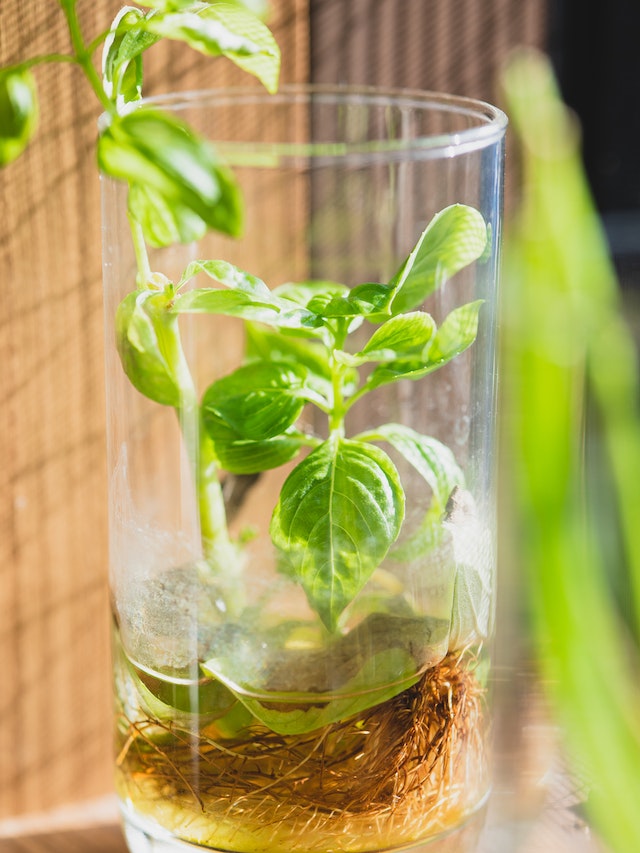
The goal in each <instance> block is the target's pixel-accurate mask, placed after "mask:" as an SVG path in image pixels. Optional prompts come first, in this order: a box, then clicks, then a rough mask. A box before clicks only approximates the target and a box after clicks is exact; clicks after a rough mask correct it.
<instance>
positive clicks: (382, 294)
mask: <svg viewBox="0 0 640 853" xmlns="http://www.w3.org/2000/svg"><path fill="white" fill-rule="evenodd" d="M390 296H391V290H390V288H389V286H388V285H386V284H373V283H371V284H360V285H358V286H357V287H354V288H352V289H349V288H345V291H344V292H342V293H340V294H331V293H330V292H327V293H323V294H318V295H317V296H315V297H314V298H313V299H312V300H311V301H310V302H309V305H308V306H307V307H308V308H309V310H310V311H314V312H316V313H317V314H319V315H321V316H322V317H325V318H327V319H331V318H336V317H367V316H369V315H374V314H375V315H376V316H379V315H380V312H381V311H383V309H384V308H385V306H386V305H388V303H389V300H390Z"/></svg>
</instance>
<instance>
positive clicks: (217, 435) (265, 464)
mask: <svg viewBox="0 0 640 853" xmlns="http://www.w3.org/2000/svg"><path fill="white" fill-rule="evenodd" d="M205 428H206V430H207V432H208V434H209V436H210V437H211V439H212V441H213V445H214V453H215V456H216V459H217V460H218V462H219V464H220V467H221V468H224V469H225V471H229V472H230V473H231V474H259V473H260V472H261V471H269V470H271V469H272V468H279V467H280V465H284V464H285V463H286V462H290V461H291V460H292V459H293V458H294V457H295V456H296V455H297V454H298V453H299V451H300V448H301V447H302V440H301V438H300V436H298V435H297V434H296V433H295V432H291V433H285V434H284V435H278V436H275V437H274V438H268V439H264V440H259V441H254V440H252V439H246V438H242V436H241V435H239V434H238V433H237V432H235V431H234V430H233V429H232V428H231V427H230V426H229V425H228V424H227V423H226V422H225V421H224V420H223V419H222V418H220V417H218V416H217V415H216V414H215V412H213V411H211V410H209V411H208V413H207V417H206V420H205Z"/></svg>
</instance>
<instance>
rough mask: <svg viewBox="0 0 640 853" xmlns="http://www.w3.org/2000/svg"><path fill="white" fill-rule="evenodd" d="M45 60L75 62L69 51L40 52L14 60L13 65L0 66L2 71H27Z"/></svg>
mask: <svg viewBox="0 0 640 853" xmlns="http://www.w3.org/2000/svg"><path fill="white" fill-rule="evenodd" d="M47 62H67V63H74V64H75V63H77V59H76V57H75V56H73V55H72V54H71V53H42V54H39V55H38V56H31V57H29V59H24V60H23V61H22V62H16V63H15V65H5V66H4V67H3V68H2V71H3V73H4V72H16V71H27V70H28V69H29V68H34V67H35V66H36V65H44V64H46V63H47Z"/></svg>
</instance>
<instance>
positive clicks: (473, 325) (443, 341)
mask: <svg viewBox="0 0 640 853" xmlns="http://www.w3.org/2000/svg"><path fill="white" fill-rule="evenodd" d="M482 304H483V300H482V299H477V300H476V301H475V302H467V304H466V305H461V306H460V307H459V308H454V309H453V311H451V313H450V314H448V315H447V316H446V317H445V319H444V321H443V322H442V325H441V326H440V328H439V329H438V331H437V332H436V334H435V336H434V338H433V341H432V343H431V346H430V347H429V361H430V363H432V364H435V365H437V366H440V365H442V364H446V363H447V362H449V361H451V359H453V358H455V357H456V356H457V355H460V353H461V352H464V351H465V350H466V349H468V347H470V346H471V344H472V343H473V342H474V341H475V339H476V336H477V334H478V317H479V314H480V308H481V306H482Z"/></svg>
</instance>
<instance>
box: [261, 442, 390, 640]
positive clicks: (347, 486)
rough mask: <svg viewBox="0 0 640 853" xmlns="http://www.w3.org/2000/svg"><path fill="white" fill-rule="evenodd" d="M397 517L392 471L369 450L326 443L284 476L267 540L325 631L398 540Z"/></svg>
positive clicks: (384, 459)
mask: <svg viewBox="0 0 640 853" xmlns="http://www.w3.org/2000/svg"><path fill="white" fill-rule="evenodd" d="M403 517H404V492H403V490H402V486H401V484H400V478H399V476H398V472H397V471H396V469H395V466H394V465H393V463H392V461H391V460H390V459H389V457H388V456H387V455H386V453H384V452H383V451H381V450H380V449H379V448H377V447H374V446H373V445H370V444H364V443H363V442H360V441H353V440H349V439H344V438H339V437H335V436H334V437H331V438H329V439H328V440H327V441H325V442H323V443H322V444H321V445H320V446H319V447H317V448H316V449H315V450H313V451H312V452H311V453H310V454H309V456H307V457H306V459H304V460H303V461H302V462H301V463H300V464H299V465H298V466H297V467H296V468H294V470H293V471H292V472H291V474H290V475H289V476H288V477H287V479H286V481H285V483H284V485H283V487H282V491H281V493H280V499H279V501H278V504H277V506H276V508H275V510H274V513H273V517H272V520H271V527H270V532H271V538H272V540H273V543H274V545H275V546H276V547H277V548H279V549H281V550H282V551H283V552H284V555H285V556H286V559H287V561H288V564H289V565H288V569H287V572H288V573H290V574H291V575H292V576H293V577H294V578H295V579H296V580H297V581H298V582H299V583H300V584H301V585H302V587H303V589H304V591H305V593H306V595H307V598H308V600H309V604H310V605H311V607H312V608H313V609H314V610H315V611H316V613H318V615H319V616H320V618H321V619H322V621H323V623H324V624H325V625H326V626H327V628H329V629H330V630H334V629H335V627H336V624H337V622H338V619H339V617H340V614H341V613H342V611H343V610H344V609H345V607H346V606H347V605H348V604H349V603H350V602H351V601H352V600H353V599H354V598H355V596H356V595H357V594H358V593H359V592H360V590H361V589H362V588H363V587H364V585H365V584H366V582H367V581H368V580H369V578H370V577H371V575H372V574H373V572H374V571H375V569H376V568H377V567H378V565H379V564H380V562H381V561H382V560H383V558H384V556H385V554H386V553H387V551H388V550H389V547H390V546H391V544H392V543H393V542H394V541H395V540H396V538H397V536H398V533H399V532H400V527H401V525H402V519H403Z"/></svg>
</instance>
